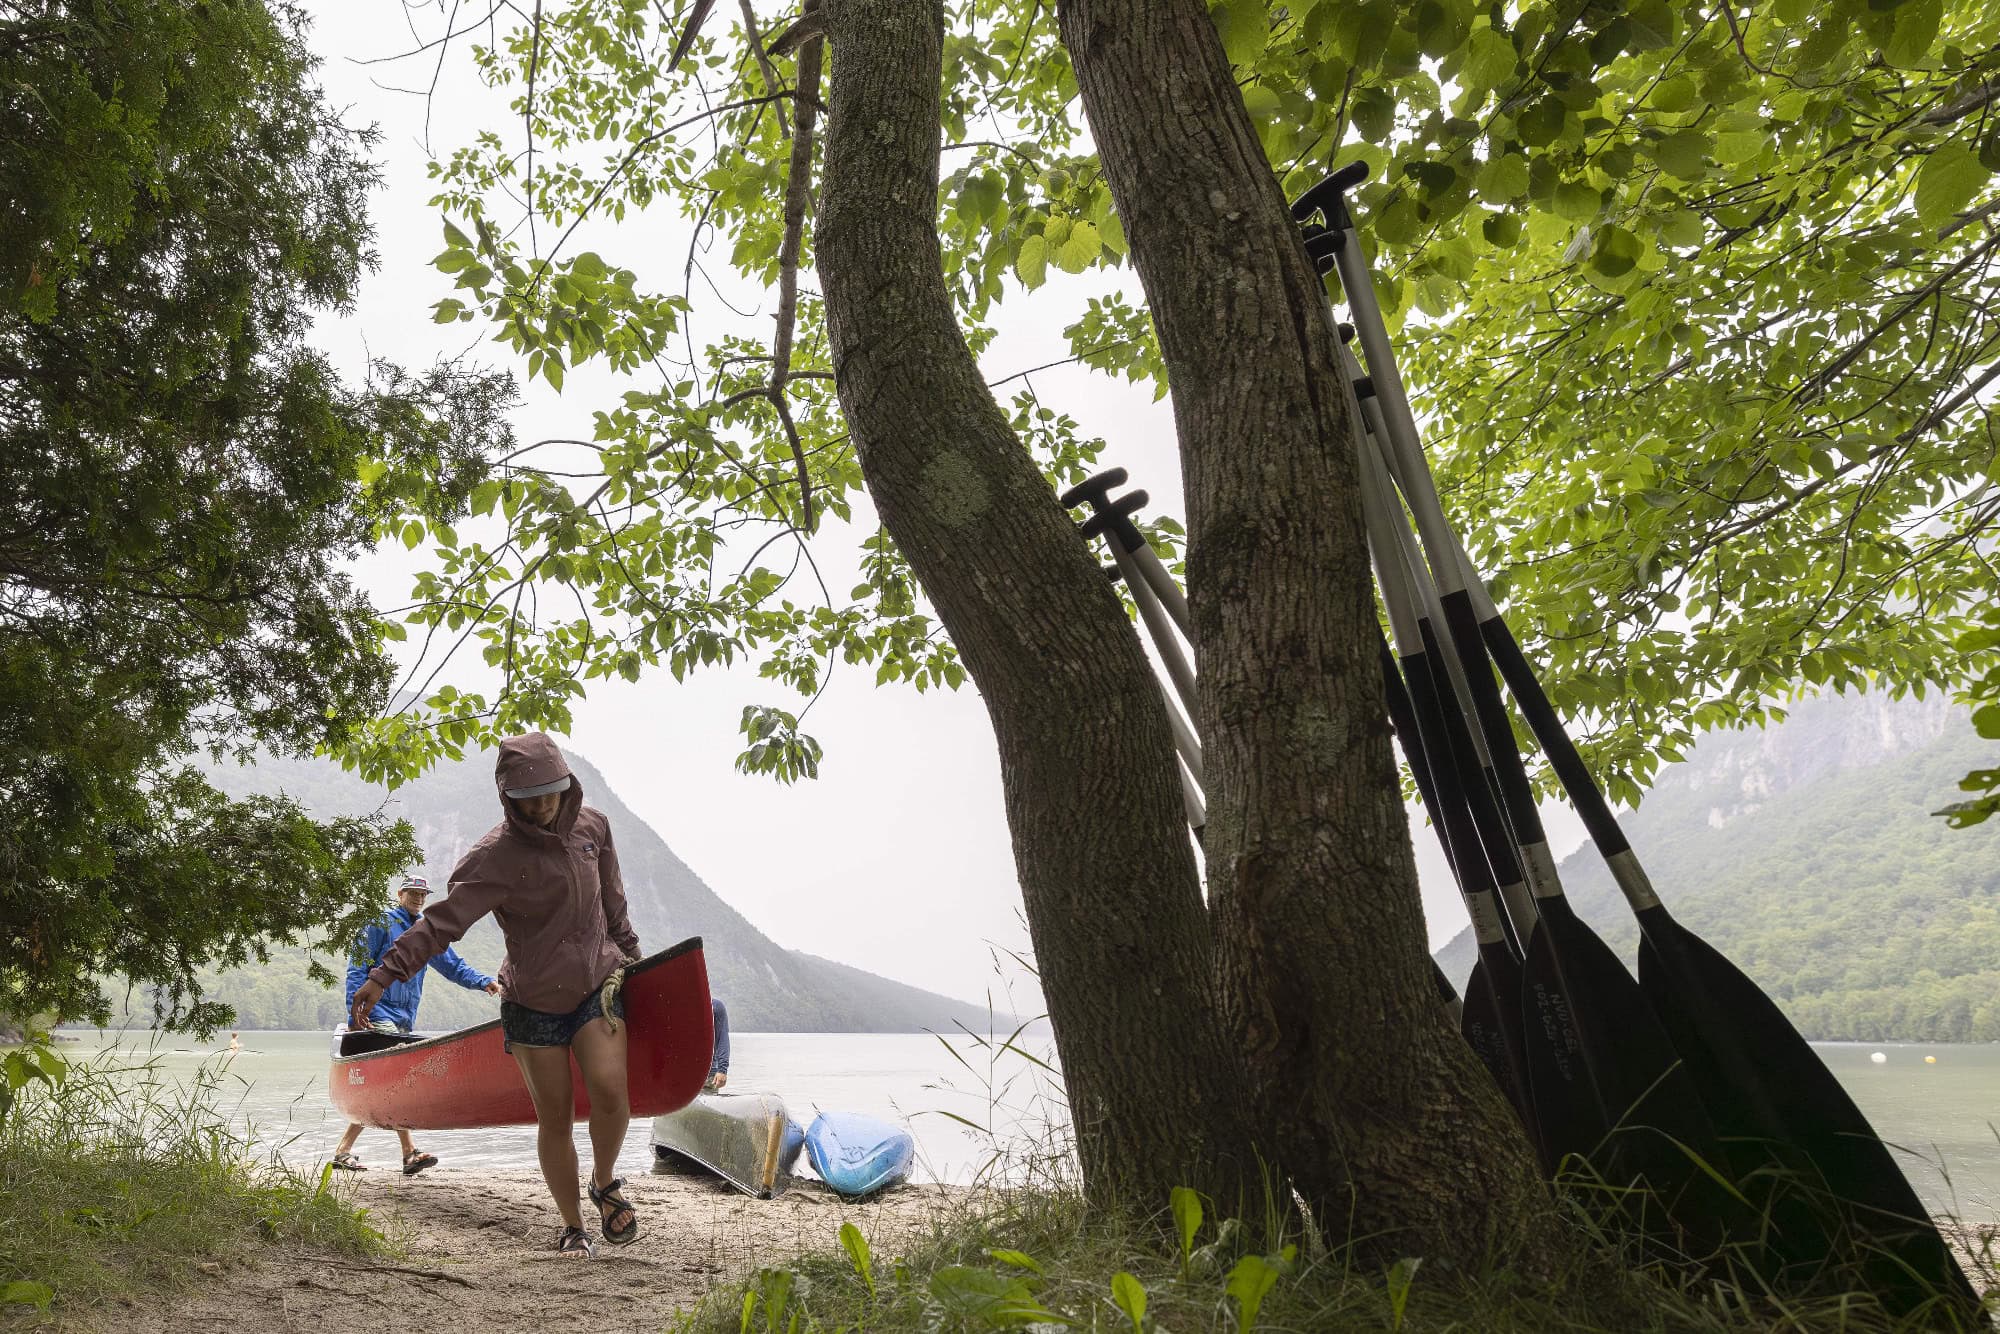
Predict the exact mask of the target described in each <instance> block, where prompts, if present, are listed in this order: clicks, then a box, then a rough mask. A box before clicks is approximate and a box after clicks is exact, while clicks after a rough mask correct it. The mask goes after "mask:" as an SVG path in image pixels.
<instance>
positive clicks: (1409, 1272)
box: [1383, 1255, 1423, 1330]
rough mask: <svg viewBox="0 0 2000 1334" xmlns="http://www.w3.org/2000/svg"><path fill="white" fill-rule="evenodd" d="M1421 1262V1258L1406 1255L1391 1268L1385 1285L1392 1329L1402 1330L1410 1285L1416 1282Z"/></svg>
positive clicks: (1408, 1300)
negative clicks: (1387, 1292)
mask: <svg viewBox="0 0 2000 1334" xmlns="http://www.w3.org/2000/svg"><path fill="white" fill-rule="evenodd" d="M1421 1264H1423V1260H1422V1259H1421V1258H1419V1257H1417V1256H1410V1255H1406V1256H1404V1257H1403V1258H1402V1259H1400V1260H1398V1261H1396V1263H1395V1264H1394V1265H1392V1266H1391V1267H1390V1269H1389V1274H1388V1278H1387V1280H1386V1282H1385V1283H1384V1285H1383V1286H1384V1287H1386V1288H1387V1289H1388V1291H1389V1315H1390V1317H1391V1323H1390V1326H1389V1328H1390V1329H1392V1330H1400V1329H1401V1328H1402V1327H1403V1316H1404V1314H1405V1313H1406V1310H1407V1308H1408V1307H1409V1304H1410V1285H1411V1284H1413V1283H1415V1282H1416V1278H1417V1267H1418V1266H1419V1265H1421Z"/></svg>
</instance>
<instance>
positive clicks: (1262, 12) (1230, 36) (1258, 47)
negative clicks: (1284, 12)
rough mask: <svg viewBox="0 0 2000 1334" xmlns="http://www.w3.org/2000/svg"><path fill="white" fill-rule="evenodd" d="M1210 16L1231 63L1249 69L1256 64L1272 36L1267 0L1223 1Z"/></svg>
mask: <svg viewBox="0 0 2000 1334" xmlns="http://www.w3.org/2000/svg"><path fill="white" fill-rule="evenodd" d="M1208 16H1209V18H1210V19H1212V20H1214V23H1215V30H1216V32H1217V33H1219V34H1220V35H1221V37H1222V51H1223V54H1224V55H1226V56H1228V57H1229V63H1230V64H1232V65H1240V66H1245V67H1247V66H1250V65H1254V64H1256V63H1257V57H1259V56H1261V55H1263V54H1264V43H1265V42H1267V41H1268V40H1270V36H1271V17H1270V11H1269V10H1267V9H1266V8H1265V7H1264V0H1221V2H1220V3H1219V4H1217V5H1216V6H1215V8H1213V9H1211V10H1209V12H1208Z"/></svg>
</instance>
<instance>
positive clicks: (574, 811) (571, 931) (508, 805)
mask: <svg viewBox="0 0 2000 1334" xmlns="http://www.w3.org/2000/svg"><path fill="white" fill-rule="evenodd" d="M493 772H494V779H495V781H496V783H497V785H498V787H499V789H500V805H501V807H502V809H503V810H505V811H506V818H505V819H504V820H502V821H501V822H500V823H499V824H497V825H495V826H494V827H493V828H492V830H490V831H489V832H488V833H487V835H486V836H485V837H484V838H482V839H480V840H479V841H478V842H477V843H475V844H473V845H472V848H471V849H470V850H469V851H468V852H467V853H466V854H465V856H464V857H462V858H460V859H459V863H458V865H457V866H456V867H454V868H453V869H452V873H451V884H450V888H449V891H448V892H447V893H446V895H445V898H444V902H442V903H440V904H438V905H437V906H435V907H432V908H428V909H426V910H425V912H424V915H423V916H422V917H420V918H418V919H417V924H416V925H415V926H413V927H411V928H410V929H409V930H407V931H405V932H404V933H403V934H402V936H401V937H399V938H398V939H397V941H396V943H395V945H394V946H393V947H391V949H390V950H389V952H388V953H387V954H386V955H384V956H383V957H382V962H381V963H380V964H379V965H377V966H376V968H375V969H374V970H373V971H372V972H370V973H369V974H368V976H369V977H370V978H372V979H373V980H375V981H377V982H380V983H382V984H383V985H384V986H385V987H386V986H388V985H389V984H390V983H391V982H399V981H402V980H403V979H404V978H407V977H409V976H411V975H412V974H414V973H416V972H417V970H418V969H420V968H422V967H423V966H424V965H425V963H427V962H429V960H430V959H431V957H432V956H434V955H436V954H439V953H442V952H443V951H444V950H445V949H446V948H447V947H449V946H450V945H451V944H452V943H453V942H454V941H456V940H458V938H459V937H461V936H463V935H464V934H465V933H466V932H467V931H468V930H469V929H471V926H472V924H473V923H474V922H476V921H478V920H479V919H480V918H482V917H484V916H486V914H487V913H492V914H493V916H494V918H495V920H497V921H498V922H499V923H500V932H501V934H502V935H504V936H505V937H506V938H507V960H506V962H505V963H503V964H501V965H500V990H501V993H502V994H503V995H505V996H506V998H507V999H508V1000H510V1001H513V1002H514V1003H515V1004H516V1005H525V1006H527V1007H528V1008H529V1009H531V1010H544V1011H547V1012H548V1013H550V1014H568V1013H569V1012H570V1011H571V1010H574V1009H575V1008H576V1007H577V1006H579V1005H581V1004H582V1003H583V1002H584V1000H585V999H586V998H587V997H589V995H590V993H591V992H593V991H595V990H597V988H598V987H599V986H600V985H601V984H602V983H603V981H604V979H605V978H607V977H609V976H611V973H612V971H613V970H614V969H616V968H617V967H618V965H619V964H621V963H623V962H624V961H625V960H627V959H636V958H638V957H639V936H638V933H637V932H635V931H633V930H632V920H631V918H630V917H628V916H627V915H626V911H625V882H624V881H623V879H621V878H620V877H619V874H618V853H617V852H616V851H615V850H614V849H613V848H612V846H611V822H610V821H609V820H607V819H605V818H604V813H603V812H602V811H596V810H592V809H591V808H590V807H588V806H586V805H584V804H583V784H582V783H580V782H578V781H577V780H576V778H575V776H574V775H570V774H569V765H568V764H567V763H566V762H565V761H564V760H563V757H562V751H560V750H559V749H557V748H556V743H555V742H553V741H551V740H549V738H548V737H546V736H544V735H543V734H542V733H540V732H530V733H528V734H527V735H526V736H515V737H508V738H507V739H506V740H505V741H502V742H501V743H500V756H499V759H498V761H497V762H496V763H495V764H494V767H493ZM564 775H569V776H570V785H569V790H568V791H566V792H564V793H563V794H562V808H561V810H560V811H559V812H558V814H557V815H556V821H555V825H554V827H553V828H550V829H542V828H540V827H538V826H536V825H532V824H530V823H528V821H527V820H526V819H524V818H522V816H521V814H520V813H519V812H518V811H516V810H515V809H514V803H513V802H512V801H509V800H508V799H507V789H508V788H510V787H512V788H523V787H537V786H539V785H541V784H543V783H549V782H553V781H554V780H556V779H558V778H561V777H563V776H564Z"/></svg>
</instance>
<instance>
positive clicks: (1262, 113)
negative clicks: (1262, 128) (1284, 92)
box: [1243, 83, 1284, 125]
mask: <svg viewBox="0 0 2000 1334" xmlns="http://www.w3.org/2000/svg"><path fill="white" fill-rule="evenodd" d="M1243 109H1244V110H1245V111H1247V112H1249V113H1250V119H1251V120H1254V121H1256V122H1257V123H1258V124H1259V125H1266V124H1269V123H1270V122H1271V121H1274V120H1276V119H1277V118H1278V116H1279V114H1280V112H1282V111H1283V109H1284V108H1283V107H1282V106H1280V105H1279V102H1278V95H1277V94H1276V93H1274V92H1272V91H1271V90H1270V89H1269V88H1266V87H1265V86H1264V85H1263V84H1261V83H1253V84H1251V85H1250V86H1249V87H1248V88H1245V89H1244V90H1243Z"/></svg>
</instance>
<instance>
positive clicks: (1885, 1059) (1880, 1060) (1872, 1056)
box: [1868, 1051, 1889, 1065]
mask: <svg viewBox="0 0 2000 1334" xmlns="http://www.w3.org/2000/svg"><path fill="white" fill-rule="evenodd" d="M1868 1059H1869V1060H1871V1061H1873V1062H1875V1064H1877V1065H1887V1064H1888V1063H1889V1053H1887V1052H1883V1051H1871V1052H1869V1053H1868Z"/></svg>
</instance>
